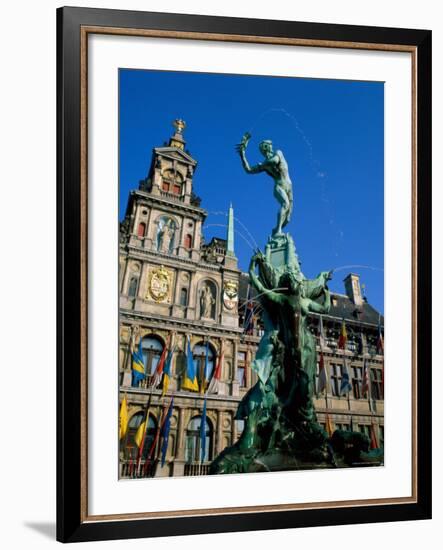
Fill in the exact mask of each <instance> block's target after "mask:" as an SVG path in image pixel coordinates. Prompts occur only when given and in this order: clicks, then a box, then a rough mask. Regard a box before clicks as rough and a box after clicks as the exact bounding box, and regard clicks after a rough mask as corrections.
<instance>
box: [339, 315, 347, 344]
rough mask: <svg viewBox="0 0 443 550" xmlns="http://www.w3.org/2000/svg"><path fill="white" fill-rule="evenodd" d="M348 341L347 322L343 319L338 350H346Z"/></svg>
mask: <svg viewBox="0 0 443 550" xmlns="http://www.w3.org/2000/svg"><path fill="white" fill-rule="evenodd" d="M347 341H348V333H347V332H346V325H345V320H344V319H343V321H342V323H341V331H340V337H339V339H338V348H339V349H343V350H345V349H346V343H347Z"/></svg>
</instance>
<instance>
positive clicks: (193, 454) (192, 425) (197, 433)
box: [185, 416, 213, 464]
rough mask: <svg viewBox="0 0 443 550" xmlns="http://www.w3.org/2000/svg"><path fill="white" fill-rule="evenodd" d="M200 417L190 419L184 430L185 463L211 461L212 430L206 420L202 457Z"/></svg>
mask: <svg viewBox="0 0 443 550" xmlns="http://www.w3.org/2000/svg"><path fill="white" fill-rule="evenodd" d="M201 420H202V417H201V416H195V417H194V418H192V419H191V420H190V422H189V424H188V427H187V429H186V442H185V443H186V445H185V460H186V462H187V463H188V464H189V463H192V462H202V461H203V462H208V461H210V460H212V441H213V430H212V425H211V423H210V421H209V419H208V418H206V422H205V430H204V431H205V454H204V456H203V457H202V442H201V430H200V426H201Z"/></svg>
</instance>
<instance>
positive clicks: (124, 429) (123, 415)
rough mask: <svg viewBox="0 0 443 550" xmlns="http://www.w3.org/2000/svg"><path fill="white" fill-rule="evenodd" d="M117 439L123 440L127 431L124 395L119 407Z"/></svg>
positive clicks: (126, 410) (126, 403)
mask: <svg viewBox="0 0 443 550" xmlns="http://www.w3.org/2000/svg"><path fill="white" fill-rule="evenodd" d="M119 420H120V422H119V438H120V439H123V438H124V437H125V435H126V433H127V431H128V422H129V417H128V402H127V401H126V395H125V396H124V397H123V400H122V403H121V405H120V415H119Z"/></svg>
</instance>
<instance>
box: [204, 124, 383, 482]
mask: <svg viewBox="0 0 443 550" xmlns="http://www.w3.org/2000/svg"><path fill="white" fill-rule="evenodd" d="M250 137H251V136H250V134H245V135H244V136H243V139H242V141H241V143H240V145H238V146H237V150H238V152H239V153H240V157H241V159H242V163H243V167H244V168H245V170H246V172H247V173H248V174H255V173H258V172H266V173H267V174H269V175H270V176H271V177H273V178H274V182H275V187H274V196H275V197H276V198H277V200H278V201H279V203H280V205H281V208H280V212H279V215H278V223H277V227H276V228H275V229H274V230H273V231H272V235H271V236H270V237H269V239H268V242H267V244H266V247H265V253H264V254H263V253H262V252H260V251H256V253H255V254H254V255H253V256H252V258H251V262H250V266H249V279H250V283H251V285H252V286H253V287H254V288H255V289H256V290H257V296H258V300H259V301H260V304H261V307H262V312H263V313H262V319H263V322H264V329H265V331H264V335H263V337H262V339H261V341H260V344H259V347H258V350H257V354H256V357H255V359H254V361H253V362H252V364H251V368H252V369H253V370H254V371H255V372H256V374H257V379H258V380H257V383H256V384H255V385H254V386H253V387H252V388H250V390H249V391H248V392H247V393H246V395H245V396H244V397H243V399H242V400H241V402H240V404H239V406H238V409H237V413H236V416H235V418H236V419H237V420H243V421H244V429H243V432H242V434H241V436H240V438H239V440H238V441H237V442H236V443H234V444H233V445H231V446H230V447H227V448H226V449H224V450H223V451H222V452H221V453H220V454H219V456H218V457H216V459H215V460H214V461H213V462H212V463H211V466H210V470H209V472H210V473H211V474H219V473H239V472H258V471H273V470H294V469H311V468H331V467H337V466H353V465H359V464H360V465H361V464H362V463H365V464H367V465H374V464H380V462H381V460H382V457H380V454H379V455H377V456H375V454H374V453H372V451H371V452H366V451H367V448H366V439H365V438H362V437H360V435H361V434H355V433H354V432H351V433H352V434H354V435H353V436H352V437H350V436H346V438H343V437H341V436H340V437H339V435H337V436H336V437H335V438H329V437H328V434H327V433H326V432H325V430H324V429H323V428H322V427H321V425H320V424H319V423H318V421H317V416H316V412H315V408H314V401H313V399H314V394H315V376H316V368H317V349H316V340H315V337H314V335H313V334H312V332H311V330H310V327H309V326H308V318H309V316H310V315H311V314H312V313H314V314H320V315H321V314H324V313H328V312H329V310H330V307H331V295H330V291H329V289H328V282H329V280H330V279H331V276H332V272H330V271H323V272H321V273H320V274H319V275H318V276H317V277H316V278H315V279H307V278H306V277H305V276H304V275H303V273H302V272H301V269H300V262H299V260H298V256H297V253H296V250H295V246H294V242H293V240H292V237H291V236H290V235H289V233H286V234H285V233H282V228H283V227H284V226H285V225H286V224H287V223H288V221H289V219H290V215H291V212H292V184H291V180H290V178H289V172H288V166H287V163H286V161H285V159H284V157H283V154H282V153H281V151H276V152H274V151H273V149H272V143H271V142H270V141H269V140H265V141H262V142H261V144H260V151H261V152H262V154H263V155H264V157H265V161H264V162H263V163H260V164H258V165H256V166H252V167H251V166H249V164H248V161H247V159H246V154H245V150H246V147H247V145H248V141H249V139H250ZM363 440H364V441H363ZM340 445H341V446H340ZM342 447H343V448H344V449H345V451H343V452H342ZM371 453H372V454H371Z"/></svg>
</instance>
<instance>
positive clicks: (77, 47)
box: [57, 7, 432, 542]
mask: <svg viewBox="0 0 443 550" xmlns="http://www.w3.org/2000/svg"><path fill="white" fill-rule="evenodd" d="M85 27H100V28H102V29H103V28H108V29H139V30H154V31H162V32H163V31H169V32H180V33H207V34H209V35H211V34H219V35H220V34H221V35H226V36H231V37H232V36H233V35H236V36H239V37H241V36H249V37H251V36H252V37H258V38H260V37H272V38H275V39H296V40H299V41H301V43H302V42H303V41H306V43H309V41H322V42H324V46H325V47H331V46H334V44H337V43H349V44H360V45H363V47H364V46H365V45H366V46H367V47H368V48H370V47H371V45H375V44H377V45H386V46H392V47H393V46H402V47H409V48H411V51H412V50H413V51H414V52H415V68H416V70H415V93H416V106H415V131H414V132H413V135H414V137H415V146H416V158H415V159H414V160H415V161H414V169H413V173H414V174H415V177H416V197H415V201H416V243H415V265H416V273H415V283H414V284H415V291H416V294H415V306H416V316H415V320H414V340H415V350H416V358H417V369H416V376H415V380H414V383H415V392H416V393H415V396H416V397H415V406H416V407H415V408H416V416H415V420H414V422H415V425H414V426H415V434H416V439H415V449H416V453H415V464H414V465H415V467H416V478H415V483H416V494H415V499H414V501H413V502H411V501H407V502H406V501H404V502H400V501H399V502H395V501H394V502H392V503H388V504H386V503H380V504H378V505H374V504H371V505H364V503H363V504H359V505H355V506H346V507H340V506H331V507H321V508H320V507H319V508H315V507H314V508H310V509H303V508H300V509H281V510H271V511H265V510H263V511H257V512H248V513H244V514H243V513H238V512H235V511H234V512H230V511H227V512H226V513H213V514H203V515H199V514H198V513H196V514H195V515H187V516H185V517H180V516H174V515H171V516H170V517H164V516H162V517H151V518H144V519H143V518H142V519H139V518H136V519H127V518H124V519H115V520H114V519H111V520H109V519H106V518H94V519H93V520H90V519H88V516H87V513H86V514H85V498H86V499H87V494H86V495H85V492H84V490H82V483H84V481H85V474H84V469H83V470H82V464H83V468H84V461H85V457H86V450H85V438H84V433H83V429H84V426H85V422H86V419H85V414H84V412H85V410H87V403H86V389H85V388H86V377H85V371H84V370H82V368H81V365H82V362H84V361H85V354H86V349H87V341H86V328H85V315H84V311H85V308H86V303H87V286H86V275H85V274H86V272H87V265H86V258H85V254H84V243H85V239H86V232H87V226H85V225H84V212H85V210H86V209H87V193H86V194H85V191H84V190H82V186H81V181H82V177H83V176H82V170H85V166H86V162H87V159H85V158H84V154H85V148H84V146H83V145H82V132H84V128H83V126H82V125H84V122H85V121H84V119H83V118H82V87H81V78H82V74H81V71H82V55H83V54H82V28H85ZM83 107H84V104H83ZM57 119H58V120H57V181H58V187H57V210H58V213H57V280H58V286H57V333H58V334H57V365H58V366H57V540H59V541H62V542H77V541H92V540H105V539H124V538H137V537H158V536H171V535H184V534H197V533H218V532H232V531H247V530H259V529H260V530H262V529H283V528H293V527H309V526H323V525H337V524H354V523H371V522H386V521H404V520H418V519H428V518H430V517H431V387H432V386H431V31H429V30H411V29H397V28H383V27H364V26H349V25H330V24H322V23H301V22H291V21H269V20H257V19H238V18H228V17H212V16H211V17H209V16H200V15H182V14H171V13H148V12H135V11H121V10H106V9H90V8H71V7H68V8H66V7H64V8H59V9H58V10H57ZM82 155H83V157H82ZM86 509H87V502H86Z"/></svg>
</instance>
